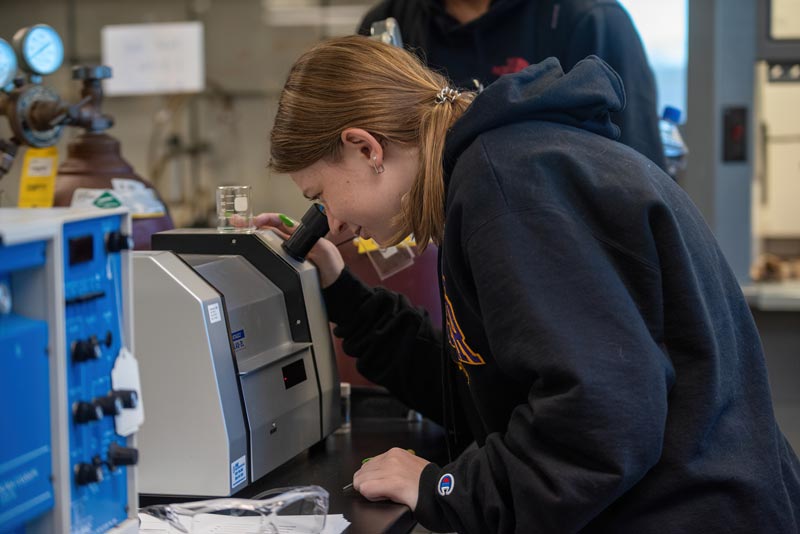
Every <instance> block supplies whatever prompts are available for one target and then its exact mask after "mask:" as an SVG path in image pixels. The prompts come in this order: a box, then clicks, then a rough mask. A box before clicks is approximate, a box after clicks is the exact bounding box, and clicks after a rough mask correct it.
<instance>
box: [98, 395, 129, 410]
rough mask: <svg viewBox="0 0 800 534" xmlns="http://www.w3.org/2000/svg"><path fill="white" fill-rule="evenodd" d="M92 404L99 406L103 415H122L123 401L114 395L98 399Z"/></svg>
mask: <svg viewBox="0 0 800 534" xmlns="http://www.w3.org/2000/svg"><path fill="white" fill-rule="evenodd" d="M92 404H94V405H95V406H99V407H100V409H101V410H102V411H103V415H119V414H121V413H122V408H123V406H122V399H121V398H119V397H115V396H114V395H108V396H106V397H97V398H96V399H94V401H92Z"/></svg>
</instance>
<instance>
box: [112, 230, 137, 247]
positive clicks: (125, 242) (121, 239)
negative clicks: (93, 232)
mask: <svg viewBox="0 0 800 534" xmlns="http://www.w3.org/2000/svg"><path fill="white" fill-rule="evenodd" d="M132 248H133V240H132V239H131V236H129V235H125V234H123V233H122V232H118V231H116V230H115V231H113V232H108V233H107V234H106V251H108V252H109V253H113V252H119V251H121V250H130V249H132Z"/></svg>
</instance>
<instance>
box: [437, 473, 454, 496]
mask: <svg viewBox="0 0 800 534" xmlns="http://www.w3.org/2000/svg"><path fill="white" fill-rule="evenodd" d="M455 485H456V481H455V479H454V478H453V475H451V474H450V473H445V474H444V475H442V478H440V479H439V484H438V487H439V495H442V496H445V495H450V494H451V493H453V488H454V487H455Z"/></svg>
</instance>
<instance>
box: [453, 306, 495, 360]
mask: <svg viewBox="0 0 800 534" xmlns="http://www.w3.org/2000/svg"><path fill="white" fill-rule="evenodd" d="M444 302H445V306H446V308H447V309H446V311H445V317H446V319H447V341H448V343H450V346H451V347H453V348H454V349H455V351H456V353H457V354H458V361H459V362H460V363H465V364H467V365H485V364H486V362H485V361H484V359H483V358H482V357H481V355H480V354H478V353H477V352H475V351H474V350H472V348H471V347H470V346H469V344H468V343H467V338H466V337H465V336H464V332H462V331H461V327H460V326H459V324H458V320H457V319H456V314H455V312H454V311H453V304H452V303H451V302H450V297H448V296H447V292H445V295H444Z"/></svg>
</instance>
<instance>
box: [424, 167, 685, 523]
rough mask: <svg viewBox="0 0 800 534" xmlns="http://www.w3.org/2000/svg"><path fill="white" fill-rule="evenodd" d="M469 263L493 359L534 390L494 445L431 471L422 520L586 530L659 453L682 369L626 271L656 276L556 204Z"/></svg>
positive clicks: (496, 224) (491, 242) (480, 232)
mask: <svg viewBox="0 0 800 534" xmlns="http://www.w3.org/2000/svg"><path fill="white" fill-rule="evenodd" d="M471 171H472V172H475V170H474V169H471ZM535 203H536V202H532V204H535ZM449 222H450V221H448V223H449ZM456 224H457V223H456ZM444 248H445V250H446V249H447V243H445V245H444ZM464 256H465V257H464V261H465V262H466V265H465V266H464V267H463V268H464V269H465V270H466V271H468V272H471V273H472V278H471V282H470V283H471V284H474V288H475V290H476V291H477V304H478V308H479V313H480V316H481V320H482V325H483V328H484V330H485V333H486V339H487V340H488V344H489V348H490V351H491V354H492V355H493V358H494V360H495V362H496V364H497V365H498V366H499V367H500V368H501V369H502V371H503V373H504V375H506V376H508V377H513V380H514V381H515V382H522V383H527V384H530V391H529V394H528V396H527V402H526V403H523V404H521V405H519V406H517V407H516V408H515V409H514V411H513V412H512V414H511V417H510V420H509V422H508V425H507V428H506V429H505V430H504V431H503V432H496V433H492V434H490V435H489V436H488V437H487V439H486V443H485V445H484V446H483V447H481V448H479V449H477V450H474V451H471V452H468V453H465V454H463V455H462V456H461V457H459V458H458V459H457V460H456V461H454V462H452V463H450V464H448V465H446V466H444V467H441V468H440V467H439V466H436V465H429V466H427V468H426V469H425V470H424V471H423V474H422V478H421V480H420V496H419V502H418V505H417V509H416V510H415V513H416V517H417V519H418V521H419V522H420V523H421V524H422V525H424V526H425V527H427V528H430V529H433V530H435V531H440V530H455V531H458V532H461V533H464V534H468V533H481V532H515V533H520V534H522V533H525V534H531V533H539V532H541V533H551V532H576V531H579V530H581V529H582V528H583V527H585V526H586V525H587V523H589V522H590V521H591V520H592V518H594V517H595V516H597V515H598V514H599V513H600V512H601V511H602V510H604V509H606V508H607V507H609V506H610V505H611V503H613V502H614V501H615V500H616V499H618V498H620V496H621V495H623V494H624V493H625V492H627V491H628V490H630V489H631V487H633V486H634V485H635V484H636V483H637V482H638V481H639V480H640V479H641V478H642V477H644V475H645V474H646V473H647V472H648V470H649V469H650V468H651V467H652V466H654V465H655V464H656V463H657V461H658V459H659V457H660V455H661V448H662V441H663V438H664V427H665V424H666V419H667V396H668V391H669V389H670V387H671V385H672V381H673V379H674V371H673V370H672V366H671V364H670V362H669V360H668V358H667V356H666V353H665V349H664V347H663V346H661V345H660V344H659V342H658V340H656V339H654V338H653V337H652V335H651V334H650V332H649V330H648V328H647V325H646V324H645V320H644V319H643V318H642V315H641V313H640V311H639V309H638V307H637V302H636V298H634V295H632V294H631V293H632V291H633V290H632V289H631V288H629V287H628V285H627V284H626V283H625V277H624V276H621V274H620V268H621V267H620V266H621V265H623V264H624V265H626V266H627V267H626V268H630V269H635V270H636V272H637V273H639V276H647V277H652V278H653V280H654V283H655V282H657V280H658V276H659V275H658V270H657V268H655V266H653V265H651V264H649V263H647V262H644V261H643V260H641V259H640V258H638V257H636V256H634V255H632V254H629V253H627V252H625V251H622V250H619V249H618V248H617V247H616V246H615V245H613V244H612V243H605V242H602V241H600V240H598V239H597V238H596V237H595V236H594V235H593V233H592V231H591V230H590V228H588V227H586V226H585V225H584V224H583V222H582V221H581V220H580V219H579V217H578V216H577V215H576V214H568V213H566V212H564V211H562V210H561V209H560V208H559V207H555V206H553V207H549V206H541V205H539V206H537V207H535V208H534V207H529V208H524V209H523V210H522V211H516V212H510V213H508V212H507V213H505V214H504V215H499V216H496V217H494V218H492V219H491V220H489V221H488V222H486V223H484V224H483V225H482V226H480V227H479V228H478V229H477V230H476V231H474V232H473V233H472V235H471V236H470V237H468V238H467V240H466V244H465V248H464ZM449 281H450V280H449V279H448V282H449ZM454 290H455V287H453V286H451V285H449V283H448V286H447V292H448V294H450V293H451V292H453V291H454ZM457 312H458V310H456V313H457ZM474 372H478V371H474ZM495 394H499V395H501V394H502V391H496V392H495ZM446 474H449V475H450V478H449V479H445V480H446V481H449V482H450V484H449V485H447V484H446V487H445V490H444V491H441V488H440V486H441V483H440V481H441V480H442V477H443V476H444V475H446Z"/></svg>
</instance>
